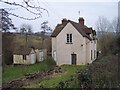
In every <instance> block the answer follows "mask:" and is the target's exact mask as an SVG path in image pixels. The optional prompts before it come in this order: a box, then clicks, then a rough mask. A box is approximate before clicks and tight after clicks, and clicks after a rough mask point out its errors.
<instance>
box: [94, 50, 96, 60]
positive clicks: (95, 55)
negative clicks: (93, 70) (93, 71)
mask: <svg viewBox="0 0 120 90" xmlns="http://www.w3.org/2000/svg"><path fill="white" fill-rule="evenodd" d="M94 58H96V51H95V50H94Z"/></svg>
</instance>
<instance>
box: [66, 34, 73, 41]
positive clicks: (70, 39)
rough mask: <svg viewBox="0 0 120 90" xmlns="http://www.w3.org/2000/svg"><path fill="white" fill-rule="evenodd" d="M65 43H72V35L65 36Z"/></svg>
mask: <svg viewBox="0 0 120 90" xmlns="http://www.w3.org/2000/svg"><path fill="white" fill-rule="evenodd" d="M67 43H72V34H67Z"/></svg>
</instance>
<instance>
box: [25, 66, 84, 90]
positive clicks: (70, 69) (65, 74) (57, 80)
mask: <svg viewBox="0 0 120 90" xmlns="http://www.w3.org/2000/svg"><path fill="white" fill-rule="evenodd" d="M61 68H62V73H60V74H53V75H52V76H50V77H45V78H44V79H43V80H42V81H40V82H38V83H34V84H31V85H29V86H26V87H27V88H40V87H42V88H60V87H62V86H61V84H62V83H63V84H64V86H63V87H64V88H65V87H67V88H77V87H78V86H77V84H76V83H77V82H76V79H77V77H76V73H77V72H78V71H80V70H82V69H85V68H86V66H85V65H62V66H61ZM26 87H25V88H26Z"/></svg>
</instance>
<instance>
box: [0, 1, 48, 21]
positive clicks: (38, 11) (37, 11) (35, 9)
mask: <svg viewBox="0 0 120 90" xmlns="http://www.w3.org/2000/svg"><path fill="white" fill-rule="evenodd" d="M0 2H1V3H3V4H6V5H8V6H9V8H4V9H5V10H7V11H8V14H9V15H13V16H15V17H18V18H21V19H25V20H35V19H38V18H41V17H42V13H43V12H44V11H46V12H47V13H48V11H47V10H46V9H44V8H42V7H41V6H39V2H38V0H37V1H36V0H19V2H18V1H17V0H0ZM35 2H37V4H35ZM10 6H11V7H10ZM13 6H14V8H13ZM15 8H21V9H24V10H26V12H28V13H31V14H32V15H34V16H33V17H31V18H29V17H24V16H20V15H18V14H17V13H13V12H12V11H13V10H15Z"/></svg>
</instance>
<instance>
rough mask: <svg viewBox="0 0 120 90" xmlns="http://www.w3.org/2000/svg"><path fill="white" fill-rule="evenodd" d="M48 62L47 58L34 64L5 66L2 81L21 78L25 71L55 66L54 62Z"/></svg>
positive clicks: (35, 70)
mask: <svg viewBox="0 0 120 90" xmlns="http://www.w3.org/2000/svg"><path fill="white" fill-rule="evenodd" d="M52 63H53V62H52ZM50 64H51V61H50V58H49V60H44V61H43V62H41V63H36V64H34V65H29V66H23V65H22V66H8V67H5V68H4V71H3V83H6V82H9V81H11V80H14V79H17V78H21V77H23V76H24V75H25V74H27V73H33V72H37V71H43V70H48V69H50V68H53V67H54V66H55V64H51V65H50Z"/></svg>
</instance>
